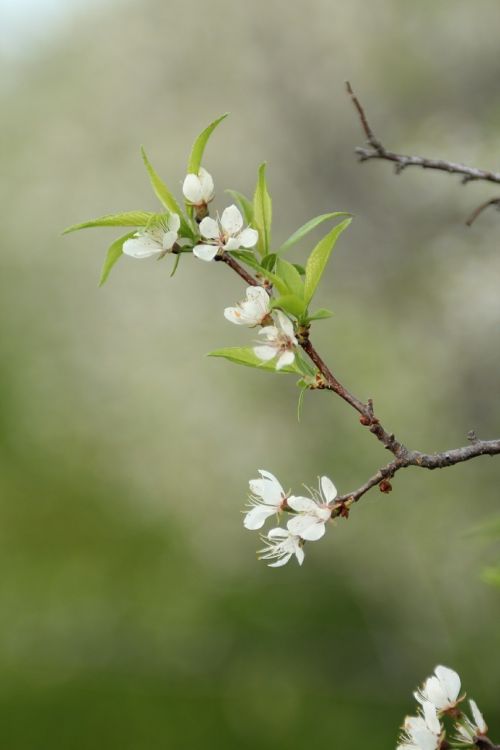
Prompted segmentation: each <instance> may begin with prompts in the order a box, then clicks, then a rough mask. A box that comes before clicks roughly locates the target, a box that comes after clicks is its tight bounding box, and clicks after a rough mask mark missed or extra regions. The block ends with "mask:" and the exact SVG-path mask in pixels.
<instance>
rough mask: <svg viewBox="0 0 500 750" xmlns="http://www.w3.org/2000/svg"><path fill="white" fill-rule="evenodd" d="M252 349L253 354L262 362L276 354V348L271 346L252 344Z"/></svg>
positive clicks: (267, 360)
mask: <svg viewBox="0 0 500 750" xmlns="http://www.w3.org/2000/svg"><path fill="white" fill-rule="evenodd" d="M253 351H254V354H255V356H256V357H258V359H261V360H262V361H263V362H269V360H271V359H273V357H275V356H276V349H274V348H273V347H272V346H254V348H253Z"/></svg>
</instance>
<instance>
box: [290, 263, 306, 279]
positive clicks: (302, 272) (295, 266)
mask: <svg viewBox="0 0 500 750" xmlns="http://www.w3.org/2000/svg"><path fill="white" fill-rule="evenodd" d="M292 265H293V267H294V268H296V269H297V271H298V272H299V273H300V275H301V276H305V275H306V269H305V268H304V266H301V265H300V263H292Z"/></svg>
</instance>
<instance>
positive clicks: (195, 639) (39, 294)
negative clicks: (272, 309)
mask: <svg viewBox="0 0 500 750" xmlns="http://www.w3.org/2000/svg"><path fill="white" fill-rule="evenodd" d="M8 6H9V3H5V2H4V3H3V4H2V6H0V14H2V13H5V14H6V15H5V17H4V19H5V20H6V19H7V16H8V15H9V14H8V13H7V11H9V8H8ZM10 10H12V8H10ZM63 11H64V13H63ZM25 13H26V15H25V18H23V19H22V22H21V23H19V17H18V19H17V21H16V25H15V33H14V31H13V32H12V34H8V33H5V31H4V33H3V36H2V38H3V39H4V43H5V49H4V54H3V55H2V57H1V59H2V67H3V75H2V85H1V87H0V103H1V108H2V131H3V132H2V141H3V145H4V149H3V157H2V177H1V186H0V190H1V206H2V241H1V244H2V251H1V268H2V270H1V275H0V305H1V313H2V314H1V317H0V337H1V345H2V349H1V350H2V369H1V374H0V378H1V380H0V386H1V391H0V399H1V403H0V469H1V470H0V492H1V505H0V571H1V572H0V718H1V721H0V724H1V726H2V735H3V738H4V739H3V741H2V745H3V744H5V747H6V748H8V750H35V749H36V750H49V748H50V750H53V749H54V748H65V749H66V748H68V749H69V748H71V750H84V749H85V750H90V748H92V750H93V749H94V748H109V749H110V750H114V749H115V748H116V750H156V748H173V749H174V750H195V749H197V748H214V749H217V750H226V749H227V750H234V748H242V749H243V748H248V749H249V750H250V748H251V749H252V750H253V749H254V748H256V747H258V748H260V749H261V750H271V748H272V749H273V750H278V749H281V748H283V749H285V748H286V749H287V750H298V749H299V748H318V750H319V749H320V748H340V747H342V748H345V749H346V750H349V749H351V748H352V749H353V750H354V748H360V747H367V746H369V747H370V748H371V750H378V749H379V748H380V750H386V749H390V748H393V747H394V746H395V742H396V736H397V731H398V726H399V724H400V723H401V721H402V719H403V716H404V714H405V713H406V712H409V711H411V710H412V709H413V700H412V697H411V691H412V689H413V688H414V687H415V686H416V684H417V683H418V682H419V681H421V680H422V679H423V678H424V677H425V676H426V675H428V674H429V673H430V672H431V671H432V669H433V667H434V666H435V664H437V663H444V664H447V665H449V666H452V667H454V668H455V669H457V670H458V671H459V672H460V673H461V675H462V677H463V679H464V683H465V687H466V689H468V691H469V693H471V694H472V695H473V696H474V697H475V698H476V700H477V701H478V703H479V705H480V706H481V708H482V709H483V711H484V713H485V715H486V717H487V719H489V723H490V725H491V727H492V729H493V730H494V729H496V731H497V741H498V734H499V733H500V710H499V709H500V703H499V698H498V695H499V669H498V667H499V664H498V653H499V646H500V637H499V627H498V622H499V618H500V601H499V590H498V589H495V588H492V587H488V586H487V585H485V584H484V583H483V582H482V581H481V571H482V569H483V568H484V567H485V566H486V565H488V564H492V563H494V562H495V561H496V560H497V559H498V549H497V548H495V546H494V543H493V542H492V541H491V540H490V539H488V538H485V537H484V536H481V535H477V534H476V533H473V532H474V530H475V529H477V528H478V527H479V526H481V525H482V524H484V523H486V522H488V521H490V520H491V519H492V518H493V517H494V516H495V514H497V513H498V498H499V492H498V485H499V476H500V461H499V460H498V459H494V458H492V459H489V458H484V459H479V460H477V461H474V462H472V463H469V464H464V465H461V466H457V467H455V468H453V469H449V470H446V471H443V472H441V473H430V472H423V471H422V472H418V471H416V470H414V469H409V470H408V471H406V472H403V473H400V474H398V476H397V477H396V480H395V481H394V491H393V493H392V494H391V495H390V496H383V495H380V493H378V492H377V491H373V492H372V493H371V494H370V495H368V496H366V498H364V499H363V501H362V502H361V503H360V504H359V507H357V508H355V509H354V511H353V512H352V515H351V518H350V519H349V521H348V522H341V523H339V524H338V526H337V528H335V529H333V530H331V531H330V532H329V533H328V536H327V537H326V538H325V540H324V541H322V542H321V543H319V544H317V545H316V544H315V545H310V546H308V548H307V558H306V562H305V564H304V567H303V568H301V569H300V568H298V566H296V565H295V564H290V565H289V566H287V568H286V569H282V570H278V571H276V570H270V569H268V568H266V567H265V566H264V564H263V563H258V562H257V561H256V559H255V549H256V546H257V545H258V540H257V538H256V535H254V534H251V533H250V532H247V531H245V530H244V529H243V527H242V522H241V518H242V517H241V512H240V511H241V509H242V507H243V504H244V502H245V498H246V492H247V482H248V479H249V478H251V477H253V476H255V474H256V470H257V469H259V468H266V469H269V470H271V471H273V472H275V473H276V474H277V475H278V476H279V477H280V479H281V480H282V482H283V483H284V484H285V485H286V486H293V487H294V488H299V487H300V485H301V483H302V482H305V483H307V484H313V483H314V482H315V481H316V477H317V475H318V474H321V473H327V474H329V475H330V476H331V477H332V478H333V479H334V480H335V482H336V483H337V485H338V486H339V488H340V490H341V491H343V492H345V491H348V490H349V489H352V488H354V487H357V486H358V485H360V484H362V483H363V482H364V481H365V479H366V478H367V477H368V476H369V475H370V474H371V473H372V472H373V471H374V470H375V469H376V468H378V467H379V466H380V465H382V464H383V463H384V462H385V461H386V460H387V456H386V455H385V454H384V451H383V450H382V448H381V446H380V445H378V444H377V442H376V441H375V440H373V439H372V438H371V436H370V435H369V434H367V433H366V432H365V431H364V430H363V429H362V428H361V427H360V425H359V423H358V420H357V418H356V415H355V414H354V413H353V412H352V411H351V410H350V409H349V408H348V407H347V406H346V405H344V404H343V403H342V402H341V401H340V400H336V399H335V398H334V397H333V396H331V395H329V394H325V393H312V394H307V395H306V399H305V403H304V410H303V416H302V421H301V423H300V424H298V423H297V420H296V400H297V396H298V391H297V388H296V386H295V384H294V379H293V378H288V377H286V376H284V377H280V378H278V377H271V376H270V375H268V374H265V373H259V372H255V371H247V370H245V369H243V368H236V367H233V366H231V365H230V364H227V363H224V362H222V361H218V360H211V359H208V358H206V357H205V354H206V353H207V352H208V351H210V350H211V349H214V348H216V347H220V346H229V345H237V344H242V343H247V342H249V341H251V339H252V333H251V332H250V333H249V332H248V331H244V330H239V329H236V327H235V326H231V325H230V324H229V323H227V322H226V321H225V320H224V319H223V317H222V309H223V307H225V306H226V305H228V304H232V303H234V302H235V301H236V300H238V299H240V298H241V296H242V288H243V287H242V284H241V283H240V282H239V280H238V279H237V278H236V277H233V276H232V275H231V274H230V273H229V271H228V270H227V269H225V268H224V267H221V265H220V264H210V265H209V264H205V263H202V262H199V261H196V260H194V259H192V260H191V261H189V260H188V261H187V262H185V263H183V264H182V266H181V268H180V271H179V272H178V274H177V275H176V277H175V278H174V279H170V278H169V270H170V263H169V260H168V259H167V260H166V261H164V262H162V263H155V262H154V261H150V262H136V261H134V260H132V259H130V258H125V259H123V260H122V261H121V262H120V263H119V264H118V265H117V267H116V269H115V270H114V272H113V274H112V277H111V279H110V281H109V284H108V285H106V286H105V287H104V288H102V289H98V288H97V280H98V277H99V270H100V266H101V263H102V259H103V257H104V252H105V249H106V247H107V245H108V244H109V243H110V242H111V240H112V238H113V237H114V236H115V235H116V234H117V233H114V231H113V230H89V231H88V232H87V233H82V234H80V235H73V236H69V237H65V238H62V237H61V236H60V231H61V229H62V228H63V227H65V226H67V225H68V224H72V223H75V222H77V221H81V220H84V219H86V218H91V217H93V216H96V215H100V214H103V213H108V212H114V211H120V210H126V209H135V208H144V209H153V210H154V209H155V208H156V202H155V199H154V197H153V196H152V194H151V192H150V189H149V186H148V181H147V178H146V175H145V173H144V170H143V166H142V163H141V159H140V154H139V145H140V144H141V143H143V144H144V145H145V146H146V147H147V150H148V153H149V154H150V156H151V159H152V160H153V163H154V164H155V165H156V167H157V169H158V170H159V171H160V172H161V173H162V175H163V176H164V177H165V179H166V180H167V181H168V182H169V184H170V185H171V186H173V188H174V189H177V190H179V192H180V185H181V182H182V179H183V177H184V169H185V162H186V158H187V154H188V152H189V148H190V146H191V143H192V140H193V138H194V137H195V136H196V134H197V133H198V132H199V131H200V130H201V129H202V128H203V127H204V126H205V125H206V124H207V123H208V122H210V121H211V120H212V119H213V118H214V117H216V116H217V115H219V114H220V113H222V112H225V111H228V110H229V111H230V112H231V117H230V118H229V119H228V120H227V121H226V122H225V123H223V125H221V126H220V129H219V130H218V132H217V133H216V135H215V136H214V137H213V140H212V141H211V143H210V145H209V148H208V150H207V155H206V166H207V168H208V169H209V170H210V171H211V172H212V174H213V175H214V177H215V179H216V183H217V186H218V187H219V194H218V203H217V206H218V207H219V208H223V207H224V205H225V202H226V198H225V197H224V195H223V193H222V188H224V187H226V186H227V187H232V188H235V189H238V190H242V191H244V192H248V193H249V192H251V191H252V190H253V185H254V182H255V177H256V169H257V166H258V164H259V163H260V162H261V161H263V160H267V161H268V174H269V182H270V188H271V191H272V194H273V198H274V210H275V229H274V236H275V238H276V241H278V242H279V241H282V240H284V239H285V238H286V237H287V236H288V234H290V233H291V231H293V230H294V229H295V228H296V227H297V226H299V225H300V224H301V223H303V222H304V221H306V220H307V219H308V218H310V217H311V216H312V215H314V214H317V213H322V212H326V211H330V210H347V211H351V212H353V213H354V214H355V220H354V222H353V224H352V227H351V228H350V229H349V231H348V232H347V233H346V234H344V235H343V237H342V238H341V240H340V241H339V243H338V245H337V248H336V250H335V257H334V259H333V262H332V264H331V267H330V269H329V271H328V274H327V276H326V277H325V279H324V281H323V285H322V288H321V291H320V294H319V298H320V299H319V303H320V304H321V305H324V306H327V307H331V308H333V310H334V311H335V317H334V318H332V320H331V321H325V322H321V323H318V324H317V333H316V332H315V334H314V335H315V339H316V342H317V344H318V347H319V348H321V350H322V352H323V354H324V356H325V357H326V358H327V359H328V361H329V362H330V363H331V365H332V367H333V369H334V371H335V373H336V374H337V375H338V376H339V377H340V378H341V379H342V380H343V381H345V382H346V383H347V384H348V385H349V386H350V387H351V388H352V390H353V391H354V392H355V393H356V394H357V395H358V396H359V397H360V398H363V399H365V398H367V397H368V396H372V397H373V398H374V399H375V404H376V407H377V410H378V412H379V413H380V415H381V417H383V419H384V422H385V423H386V424H387V425H388V426H389V427H390V429H393V430H394V431H395V432H396V434H397V435H398V437H400V438H401V439H402V440H403V441H404V442H406V443H408V444H409V445H410V446H411V447H414V448H419V449H421V450H426V451H432V450H444V449H446V448H451V447H455V446H458V445H462V444H464V443H465V442H466V433H467V431H468V430H470V429H475V430H476V432H477V434H478V435H480V436H481V437H484V438H487V437H498V434H499V432H500V429H499V422H500V408H499V405H498V388H499V378H498V366H499V359H500V358H499V346H498V343H499V319H500V295H499V289H500V254H499V250H498V244H499V237H500V217H499V216H498V214H496V213H495V212H494V211H491V212H490V213H489V214H488V213H485V214H484V215H483V216H482V217H481V219H480V220H479V221H478V222H477V224H476V225H475V226H474V227H473V228H472V229H468V228H466V227H465V226H464V220H465V218H466V217H467V215H468V213H469V212H470V211H471V210H472V209H473V208H474V207H475V206H476V205H477V204H478V203H479V202H480V201H481V200H484V199H486V198H488V197H492V196H493V195H494V193H495V191H494V189H493V188H491V187H488V186H487V185H484V184H472V185H468V186H467V187H462V186H461V185H460V184H459V182H458V180H456V179H455V178H452V177H450V176H447V175H442V174H431V173H423V172H420V173H418V172H416V171H414V172H411V171H407V172H405V173H404V174H403V175H402V176H400V177H396V176H394V175H393V173H392V170H391V167H390V166H389V165H387V164H382V163H374V162H373V163H369V164H364V165H359V164H358V163H357V162H356V159H355V157H354V155H353V149H354V147H355V146H356V145H359V144H361V143H362V140H363V138H362V134H361V132H360V128H359V124H358V122H357V120H356V118H355V116H354V113H353V111H352V107H351V104H350V102H349V101H348V99H347V97H346V95H345V93H344V80H345V79H346V78H349V79H350V80H351V82H352V83H353V85H354V86H355V87H356V89H357V91H358V93H359V95H360V96H361V97H362V99H363V101H364V103H365V105H366V107H367V109H368V111H369V114H370V116H371V119H372V122H373V125H374V127H375V128H376V130H377V132H378V134H379V135H380V136H381V137H382V138H383V139H384V140H386V141H387V145H388V146H391V147H393V148H400V149H402V150H408V151H410V152H416V153H419V152H422V153H425V154H427V155H429V156H441V157H445V158H449V159H455V160H463V161H465V162H467V163H471V164H474V165H477V166H484V167H490V168H496V169H498V168H499V157H498V154H499V152H500V99H499V89H498V80H499V76H500V57H499V54H498V28H499V24H500V7H499V5H498V3H497V2H494V1H493V0H477V2H475V3H471V2H470V1H468V0H453V2H452V1H451V0H449V1H447V0H442V2H440V3H435V2H431V1H430V0H420V1H419V2H418V3H403V2H398V0H382V1H381V2H377V3H366V2H363V1H362V0H352V1H351V2H349V3H347V2H340V1H338V2H335V1H333V2H332V1H331V0H330V1H328V0H310V2H307V3H301V2H298V3H290V2H280V1H278V0H266V2H264V1H263V0H256V2H254V3H244V2H234V1H233V2H230V0H210V2H201V1H200V0H192V2H189V3H188V2H184V1H181V0H169V1H168V2H161V0H158V1H156V2H154V1H153V0H146V1H140V0H135V1H134V0H129V1H128V2H115V3H114V4H112V3H109V4H108V3H105V2H102V3H100V4H99V3H93V4H91V6H88V7H86V8H84V7H83V6H82V5H76V4H75V5H74V6H72V4H71V3H69V2H68V3H66V4H64V7H63V6H61V7H60V8H59V9H57V8H55V9H54V8H53V9H52V10H51V14H52V15H51V18H53V19H55V20H54V24H55V25H53V26H52V27H51V29H47V30H46V31H44V23H46V22H48V21H47V17H46V16H45V10H44V4H43V2H41V3H40V5H38V6H37V5H36V4H34V5H33V4H32V5H31V7H29V8H28V7H27V8H26V11H25ZM9 17H10V16H9ZM5 28H6V27H5V26H4V29H5ZM8 28H9V27H7V29H8ZM42 32H43V33H42ZM227 200H228V199H227ZM118 233H119V231H118ZM307 250H308V246H304V247H303V248H298V249H297V251H296V252H295V253H294V255H293V259H294V260H296V261H297V262H300V261H301V259H303V258H304V257H305V252H306V251H307ZM492 734H493V732H492Z"/></svg>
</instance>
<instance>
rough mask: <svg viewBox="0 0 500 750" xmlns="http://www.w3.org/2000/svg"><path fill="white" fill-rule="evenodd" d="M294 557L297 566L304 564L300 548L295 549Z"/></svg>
mask: <svg viewBox="0 0 500 750" xmlns="http://www.w3.org/2000/svg"><path fill="white" fill-rule="evenodd" d="M295 557H296V558H297V561H298V563H299V565H302V563H303V562H304V557H305V553H304V550H303V549H302V547H297V549H296V551H295Z"/></svg>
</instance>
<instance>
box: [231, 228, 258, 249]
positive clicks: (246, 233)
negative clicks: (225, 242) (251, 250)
mask: <svg viewBox="0 0 500 750" xmlns="http://www.w3.org/2000/svg"><path fill="white" fill-rule="evenodd" d="M236 239H237V240H238V242H239V245H240V247H253V246H254V245H256V244H257V242H258V240H259V233H258V232H257V230H256V229H250V227H247V228H246V229H244V230H243V231H242V232H240V234H239V235H238V237H237V238H236Z"/></svg>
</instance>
